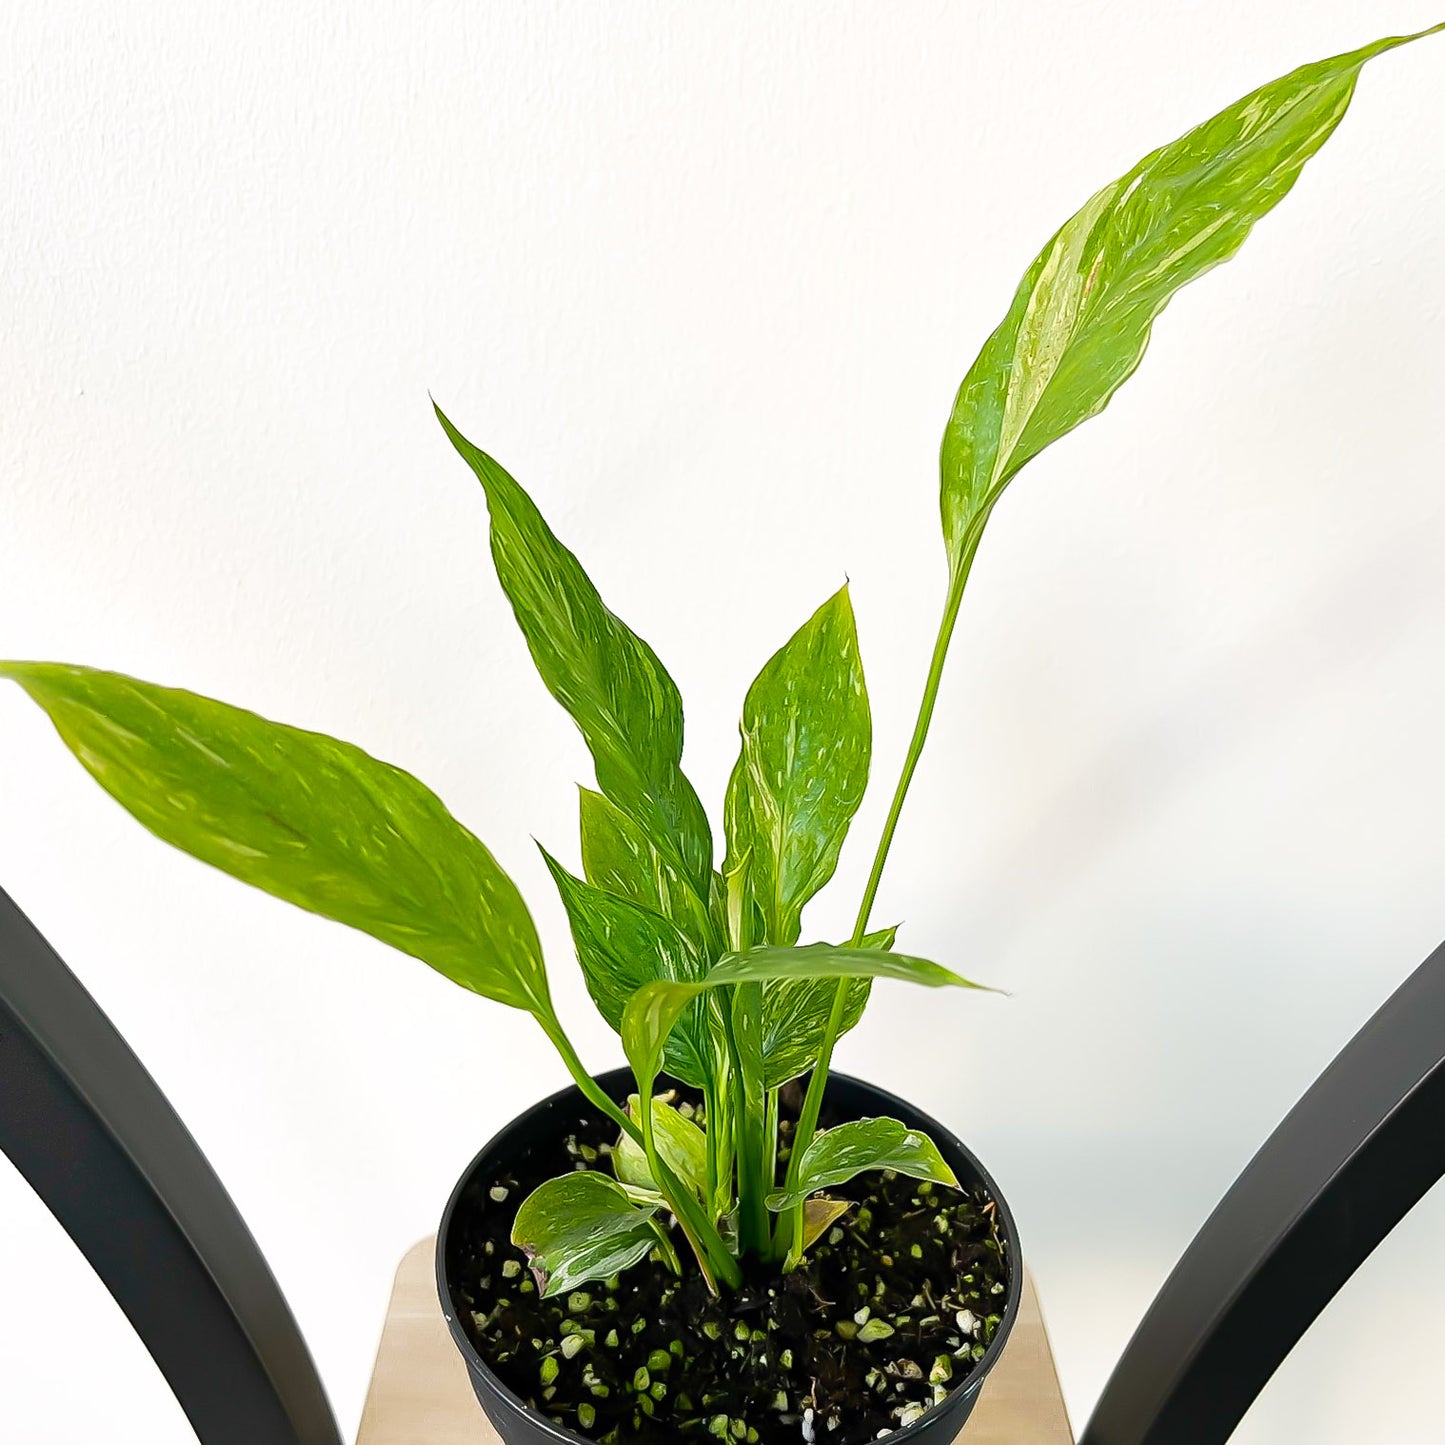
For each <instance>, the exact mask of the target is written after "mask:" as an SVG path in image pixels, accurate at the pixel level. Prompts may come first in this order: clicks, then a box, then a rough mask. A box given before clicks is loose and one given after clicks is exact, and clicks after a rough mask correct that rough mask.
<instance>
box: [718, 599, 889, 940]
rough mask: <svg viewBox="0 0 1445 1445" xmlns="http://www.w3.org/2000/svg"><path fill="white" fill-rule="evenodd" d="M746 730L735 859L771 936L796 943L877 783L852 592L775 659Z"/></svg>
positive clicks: (732, 814) (754, 690)
mask: <svg viewBox="0 0 1445 1445" xmlns="http://www.w3.org/2000/svg"><path fill="white" fill-rule="evenodd" d="M740 731H741V733H742V751H741V753H740V754H739V756H738V761H737V765H736V766H735V767H734V769H733V773H732V777H731V779H730V781H729V783H728V796H727V804H726V829H727V851H728V859H729V863H730V864H733V865H735V864H736V860H738V859H741V858H742V857H744V856H745V855H746V856H750V859H751V863H750V872H749V891H750V893H751V895H752V897H753V899H754V901H755V902H756V904H757V906H758V908H759V910H760V912H761V915H762V920H763V926H764V930H765V935H764V936H765V937H766V938H767V939H768V941H770V942H772V943H784V944H787V943H793V942H795V941H796V940H797V937H798V930H799V923H800V918H801V915H802V910H803V905H804V904H805V903H806V902H807V901H808V899H810V898H811V897H812V896H813V895H814V894H815V893H817V892H818V890H819V889H820V888H822V886H823V885H824V884H825V883H826V882H827V881H828V879H829V878H831V877H832V876H833V870H834V869H835V868H836V867H837V864H838V851H839V849H840V848H841V847H842V846H843V839H844V838H845V837H846V836H847V833H848V825H849V823H851V822H852V820H853V815H854V813H856V812H857V810H858V805H859V803H860V802H862V800H863V791H864V788H865V787H866V786H867V783H868V762H869V755H870V749H871V746H872V723H871V720H870V717H869V712H868V694H867V691H866V690H865V688H864V685H863V666H862V662H861V661H860V659H859V656H858V635H857V630H856V628H855V626H854V622H853V608H852V606H851V604H850V603H849V600H848V589H847V588H846V587H844V588H842V589H841V590H840V591H839V592H837V593H835V594H834V596H832V597H831V598H829V600H828V601H827V602H825V603H824V604H823V605H822V606H821V607H820V608H819V609H818V610H817V611H816V612H815V613H814V614H813V616H812V617H811V618H809V620H808V621H807V622H806V623H804V624H803V626H802V627H800V628H799V629H798V631H797V632H796V633H794V634H793V636H792V638H791V639H789V641H788V642H787V643H786V644H785V645H784V646H783V647H782V648H780V649H779V650H778V651H777V652H776V653H775V654H774V655H773V656H772V658H770V659H769V661H768V663H767V665H766V666H765V667H764V668H763V670H762V671H761V672H760V673H759V674H758V676H757V679H756V680H755V681H754V683H753V685H752V686H751V687H750V688H749V689H748V693H747V698H746V699H745V701H744V703H743V716H742V724H741V729H740ZM729 871H730V869H729V867H728V866H727V865H725V866H724V873H725V874H726V873H728V872H729Z"/></svg>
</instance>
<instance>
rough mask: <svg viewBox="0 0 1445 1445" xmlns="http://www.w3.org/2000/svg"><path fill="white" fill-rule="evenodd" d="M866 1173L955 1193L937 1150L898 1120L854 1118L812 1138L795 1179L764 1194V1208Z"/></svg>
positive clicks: (954, 1181) (951, 1175)
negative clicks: (891, 1174)
mask: <svg viewBox="0 0 1445 1445" xmlns="http://www.w3.org/2000/svg"><path fill="white" fill-rule="evenodd" d="M870 1169H893V1170H896V1171H897V1172H898V1173H899V1174H907V1175H909V1176H910V1177H911V1178H913V1179H930V1180H932V1181H933V1182H934V1183H935V1184H947V1185H949V1186H951V1187H953V1188H957V1186H958V1180H957V1179H956V1178H955V1177H954V1173H953V1170H952V1169H950V1168H949V1167H948V1163H947V1161H946V1160H945V1159H944V1157H943V1155H942V1154H940V1153H939V1152H938V1146H937V1145H936V1144H935V1143H934V1142H933V1140H932V1139H930V1138H929V1137H928V1135H927V1134H921V1133H919V1131H918V1130H917V1129H910V1128H909V1127H908V1126H907V1125H906V1124H902V1123H900V1122H899V1121H898V1120H897V1119H855V1120H853V1121H851V1122H850V1123H847V1124H839V1125H838V1126H837V1127H836V1128H834V1129H825V1130H823V1131H822V1132H821V1133H819V1134H815V1135H814V1136H813V1138H812V1140H811V1142H810V1143H809V1144H808V1146H807V1147H806V1148H805V1149H804V1151H803V1156H802V1158H801V1160H800V1161H799V1164H798V1171H797V1178H796V1179H795V1180H794V1179H790V1180H789V1185H788V1188H787V1189H781V1190H778V1191H776V1192H775V1193H772V1194H770V1195H768V1208H769V1209H774V1210H778V1211H782V1210H784V1209H790V1208H792V1207H793V1206H794V1205H795V1204H798V1203H800V1202H801V1201H802V1200H804V1199H806V1198H807V1196H808V1195H810V1194H816V1193H817V1192H818V1191H819V1190H820V1189H831V1188H832V1187H833V1186H834V1185H837V1184H846V1183H847V1182H848V1181H849V1180H850V1179H852V1178H855V1177H856V1176H857V1175H859V1174H862V1173H864V1172H865V1171H867V1170H870Z"/></svg>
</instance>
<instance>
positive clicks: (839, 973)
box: [621, 943, 992, 1088]
mask: <svg viewBox="0 0 1445 1445" xmlns="http://www.w3.org/2000/svg"><path fill="white" fill-rule="evenodd" d="M818 978H829V979H839V978H897V979H903V980H905V981H906V982H908V983H921V984H924V985H926V986H928V987H930V988H942V987H946V986H949V985H952V986H954V987H958V988H984V987H985V986H984V985H983V984H977V983H971V982H970V981H969V980H968V979H966V978H962V977H960V975H958V974H956V973H954V972H953V971H952V970H951V969H947V968H944V967H943V965H942V964H938V963H931V962H929V960H928V959H926V958H915V957H913V956H912V955H911V954H906V953H886V952H884V951H883V950H881V949H877V948H863V947H858V948H851V947H840V946H838V945H835V944H831V943H810V944H807V945H805V946H804V947H801V948H775V947H773V946H772V945H766V946H763V947H760V948H751V949H749V950H748V951H747V952H746V953H733V954H729V955H728V956H727V957H725V958H722V959H720V960H719V961H718V962H717V963H715V964H714V965H713V966H712V968H711V969H710V970H709V971H708V974H707V977H706V978H705V979H702V980H700V981H696V982H692V981H680V982H670V981H666V980H658V981H657V982H654V983H646V984H643V985H642V987H641V988H639V989H638V990H637V992H636V993H635V994H633V996H632V997H631V998H630V999H629V1000H628V1001H627V1007H626V1008H625V1009H624V1010H623V1015H622V1029H621V1033H622V1047H623V1050H624V1051H625V1052H626V1054H627V1061H628V1063H630V1064H631V1065H632V1071H633V1073H634V1074H636V1076H637V1081H638V1084H639V1086H640V1087H645V1088H647V1087H651V1083H650V1081H651V1080H652V1079H653V1078H655V1077H656V1076H657V1072H658V1069H659V1068H660V1066H661V1060H662V1050H663V1046H664V1044H665V1043H666V1041H667V1037H668V1035H669V1034H670V1033H671V1032H672V1029H673V1028H674V1027H675V1026H676V1024H677V1021H678V1020H679V1019H680V1018H681V1017H682V1016H683V1013H684V1011H685V1010H686V1009H687V1008H688V1007H690V1006H691V1005H692V1004H693V1003H694V1002H695V1001H696V1000H697V999H698V998H699V996H700V995H701V994H703V993H705V992H706V991H707V990H708V989H712V988H721V987H723V986H724V985H727V984H735V983H767V982H770V981H772V980H775V979H784V980H790V979H818ZM988 991H989V992H992V990H988Z"/></svg>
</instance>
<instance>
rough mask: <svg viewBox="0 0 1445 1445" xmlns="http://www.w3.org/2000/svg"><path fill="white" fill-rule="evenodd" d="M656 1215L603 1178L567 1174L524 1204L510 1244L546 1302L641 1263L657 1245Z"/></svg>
mask: <svg viewBox="0 0 1445 1445" xmlns="http://www.w3.org/2000/svg"><path fill="white" fill-rule="evenodd" d="M656 1214H657V1209H656V1206H654V1205H646V1204H636V1203H634V1202H633V1201H632V1200H631V1199H629V1198H628V1196H627V1192H626V1190H624V1189H623V1188H622V1186H621V1185H619V1184H618V1183H617V1182H616V1180H614V1179H609V1178H608V1177H607V1175H605V1174H598V1173H595V1172H594V1171H592V1170H584V1171H582V1172H579V1173H575V1174H563V1175H560V1176H559V1177H558V1178H556V1179H549V1180H547V1181H546V1183H544V1184H539V1185H538V1186H537V1188H536V1189H534V1190H533V1191H532V1192H531V1193H530V1194H529V1195H528V1196H527V1197H526V1199H524V1200H523V1201H522V1206H521V1208H520V1209H518V1210H517V1217H516V1220H515V1221H514V1222H513V1225H512V1243H513V1244H515V1245H516V1246H517V1247H518V1248H519V1249H521V1250H524V1251H525V1252H526V1255H527V1258H528V1259H529V1260H530V1261H531V1264H532V1273H533V1274H534V1275H535V1276H536V1279H537V1288H538V1289H539V1290H541V1292H542V1294H543V1296H544V1297H546V1296H549V1295H555V1294H565V1293H566V1292H567V1291H568V1290H570V1289H575V1288H576V1287H577V1286H578V1285H580V1284H586V1283H587V1281H588V1280H594V1279H606V1278H607V1277H608V1276H609V1275H614V1274H616V1273H618V1272H619V1271H620V1270H624V1269H627V1268H629V1267H630V1266H632V1265H634V1264H636V1263H637V1262H638V1260H640V1259H643V1258H644V1257H645V1256H646V1255H647V1253H648V1251H649V1250H651V1249H652V1248H653V1247H654V1246H655V1245H656V1244H658V1242H659V1234H658V1229H657V1225H656V1223H655V1216H656Z"/></svg>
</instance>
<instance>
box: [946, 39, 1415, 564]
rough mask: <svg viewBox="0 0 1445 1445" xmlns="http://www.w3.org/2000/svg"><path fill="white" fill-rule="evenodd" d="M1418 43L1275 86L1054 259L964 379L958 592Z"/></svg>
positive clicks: (1240, 104) (1236, 108) (1147, 175)
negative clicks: (1160, 322) (1042, 470)
mask: <svg viewBox="0 0 1445 1445" xmlns="http://www.w3.org/2000/svg"><path fill="white" fill-rule="evenodd" d="M1440 28H1441V27H1440V26H1436V27H1435V29H1436V30H1438V29H1440ZM1432 33H1433V31H1424V32H1422V34H1426V35H1428V34H1432ZM1418 38H1420V37H1419V36H1404V37H1393V38H1390V39H1386V40H1380V41H1377V42H1376V43H1375V44H1373V45H1367V46H1365V47H1364V48H1363V49H1360V50H1354V51H1351V52H1350V53H1349V54H1346V55H1339V56H1335V57H1334V58H1332V59H1329V60H1322V61H1317V62H1315V63H1314V64H1312V65H1306V66H1303V67H1301V68H1300V69H1299V70H1295V71H1293V72H1291V73H1290V74H1289V75H1286V76H1284V77H1283V78H1282V79H1280V80H1276V81H1273V82H1272V83H1271V84H1269V85H1266V86H1263V87H1261V88H1260V89H1259V90H1256V91H1254V92H1253V93H1252V94H1250V95H1247V96H1245V97H1244V99H1243V100H1239V101H1236V102H1235V103H1234V104H1233V105H1231V106H1228V107H1227V108H1226V109H1224V110H1222V111H1220V113H1219V114H1218V115H1216V116H1215V117H1214V118H1213V119H1211V120H1207V121H1205V122H1204V124H1203V125H1200V126H1196V127H1195V129H1193V130H1191V131H1189V132H1188V133H1187V134H1186V135H1184V136H1181V137H1180V138H1179V139H1178V140H1176V141H1174V142H1172V143H1171V144H1169V145H1166V146H1163V147H1161V148H1160V149H1159V150H1156V151H1153V152H1152V153H1151V154H1149V155H1147V156H1146V157H1145V158H1144V159H1143V160H1142V161H1140V162H1139V164H1138V165H1136V166H1135V167H1134V168H1133V170H1131V171H1129V172H1128V173H1127V174H1126V175H1124V176H1121V177H1120V178H1119V179H1118V180H1117V181H1114V182H1113V183H1112V184H1110V185H1107V186H1105V187H1104V188H1103V190H1101V191H1099V192H1098V193H1097V194H1096V195H1095V196H1094V197H1092V199H1090V200H1089V201H1088V202H1087V203H1086V204H1085V205H1084V207H1083V208H1082V209H1081V210H1080V211H1079V212H1078V213H1077V214H1076V215H1075V216H1074V217H1073V218H1072V219H1071V220H1069V221H1067V222H1066V223H1065V224H1064V226H1063V227H1062V228H1061V229H1060V230H1059V232H1058V233H1057V234H1056V235H1055V236H1054V238H1053V239H1052V240H1051V241H1050V242H1049V244H1048V245H1047V246H1045V247H1044V249H1043V251H1042V252H1040V253H1039V255H1038V257H1037V258H1036V259H1035V261H1034V263H1033V265H1032V266H1030V267H1029V269H1028V271H1027V272H1026V273H1025V275H1024V278H1023V281H1022V283H1021V284H1020V286H1019V289H1018V292H1017V293H1016V295H1015V296H1014V300H1013V305H1012V306H1011V307H1010V308H1009V312H1008V315H1007V316H1006V317H1005V318H1004V320H1003V322H1002V324H1001V325H1000V326H999V328H998V329H997V330H996V331H995V332H994V333H993V335H992V336H991V337H989V339H988V341H987V342H986V343H985V344H984V347H983V350H982V352H981V353H980V354H979V357H978V359H977V360H976V361H975V362H974V364H973V367H972V369H971V370H970V371H969V373H968V375H967V376H966V377H965V378H964V381H963V384H962V386H961V387H960V389H959V392H958V398H957V400H956V401H955V403H954V408H953V415H952V416H951V418H950V419H949V423H948V428H947V430H946V432H945V434H944V439H943V452H942V476H943V487H942V507H943V530H944V536H945V539H946V541H947V544H948V552H949V560H950V564H951V566H952V568H953V572H954V576H955V580H956V579H957V578H958V577H959V576H960V575H961V574H965V573H966V572H967V569H968V566H969V563H970V562H971V559H972V556H973V552H974V549H975V548H976V547H977V545H978V538H979V535H980V533H981V532H982V530H983V526H984V524H985V522H986V521H987V519H988V514H989V512H990V511H991V510H992V508H993V505H994V503H995V502H996V501H997V500H998V497H999V494H1000V493H1001V492H1002V491H1003V489H1004V487H1006V486H1007V485H1008V483H1009V481H1010V480H1011V479H1012V478H1013V476H1014V475H1015V474H1016V473H1017V472H1018V470H1019V469H1020V468H1021V467H1022V466H1023V465H1024V464H1025V463H1026V462H1028V461H1029V460H1030V459H1031V458H1032V457H1035V456H1037V455H1038V453H1039V452H1041V451H1042V450H1043V449H1044V448H1045V447H1046V446H1048V445H1049V443H1050V442H1053V441H1057V440H1058V438H1060V437H1061V436H1063V435H1064V434H1065V433H1067V432H1069V431H1071V430H1072V429H1073V428H1074V427H1076V426H1078V425H1079V423H1080V422H1082V421H1086V420H1087V419H1088V418H1089V417H1091V416H1094V415H1095V414H1096V413H1097V412H1099V411H1101V410H1102V409H1103V408H1104V406H1105V405H1106V404H1107V403H1108V401H1109V398H1110V397H1112V396H1113V394H1114V392H1115V391H1116V390H1117V389H1118V388H1119V387H1120V386H1121V385H1122V384H1123V382H1124V381H1125V380H1127V379H1128V377H1129V376H1130V375H1131V373H1132V372H1133V371H1134V369H1135V367H1137V366H1138V364H1139V361H1140V359H1141V358H1142V356H1143V354H1144V349H1145V347H1146V346H1147V345H1148V343H1149V333H1150V330H1151V328H1152V327H1153V324H1154V318H1155V317H1156V316H1158V314H1159V313H1160V312H1161V311H1162V310H1163V309H1164V307H1165V306H1166V305H1167V304H1168V302H1169V300H1170V298H1171V297H1172V296H1173V295H1174V293H1175V292H1176V291H1178V290H1179V288H1180V287H1181V286H1184V285H1186V284H1187V283H1188V282H1190V281H1192V280H1194V279H1195V278H1196V277H1198V276H1200V275H1202V274H1203V273H1204V272H1205V271H1207V270H1209V269H1210V268H1211V267H1213V266H1217V265H1219V264H1220V263H1221V262H1223V261H1227V260H1229V258H1230V257H1231V256H1233V255H1234V253H1235V252H1236V251H1237V250H1238V249H1239V247H1240V246H1241V245H1242V244H1243V242H1244V239H1245V237H1246V236H1247V235H1248V234H1249V231H1250V228H1251V227H1252V226H1253V225H1254V224H1255V222H1256V221H1258V220H1259V219H1260V218H1261V217H1262V216H1264V215H1265V214H1266V212H1268V211H1269V210H1270V209H1271V208H1272V207H1274V206H1275V205H1276V204H1277V203H1278V202H1279V201H1281V200H1282V199H1283V198H1284V196H1285V195H1286V194H1288V192H1289V190H1290V188H1291V187H1292V186H1293V185H1294V183H1295V180H1296V179H1297V177H1298V176H1299V173H1300V171H1301V170H1302V169H1303V167H1304V165H1305V163H1306V162H1307V161H1308V160H1309V159H1310V157H1311V156H1313V155H1314V154H1315V152H1316V151H1318V150H1319V148H1320V147H1321V146H1322V145H1323V144H1324V143H1325V141H1326V140H1327V139H1328V138H1329V137H1330V135H1331V133H1332V132H1333V131H1334V129H1335V127H1336V126H1337V125H1338V124H1339V123H1340V121H1341V119H1342V118H1343V117H1344V114H1345V111H1346V109H1347V107H1348V106H1349V103H1350V98H1351V96H1352V95H1353V94H1354V89H1355V82H1356V80H1357V79H1358V77H1359V73H1360V69H1361V67H1362V66H1363V65H1364V64H1365V63H1366V61H1368V60H1370V59H1371V58H1372V57H1373V56H1376V55H1379V54H1380V53H1381V52H1382V51H1386V50H1390V49H1393V48H1394V47H1395V46H1398V45H1403V44H1405V43H1406V42H1407V41H1409V40H1413V39H1418Z"/></svg>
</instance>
